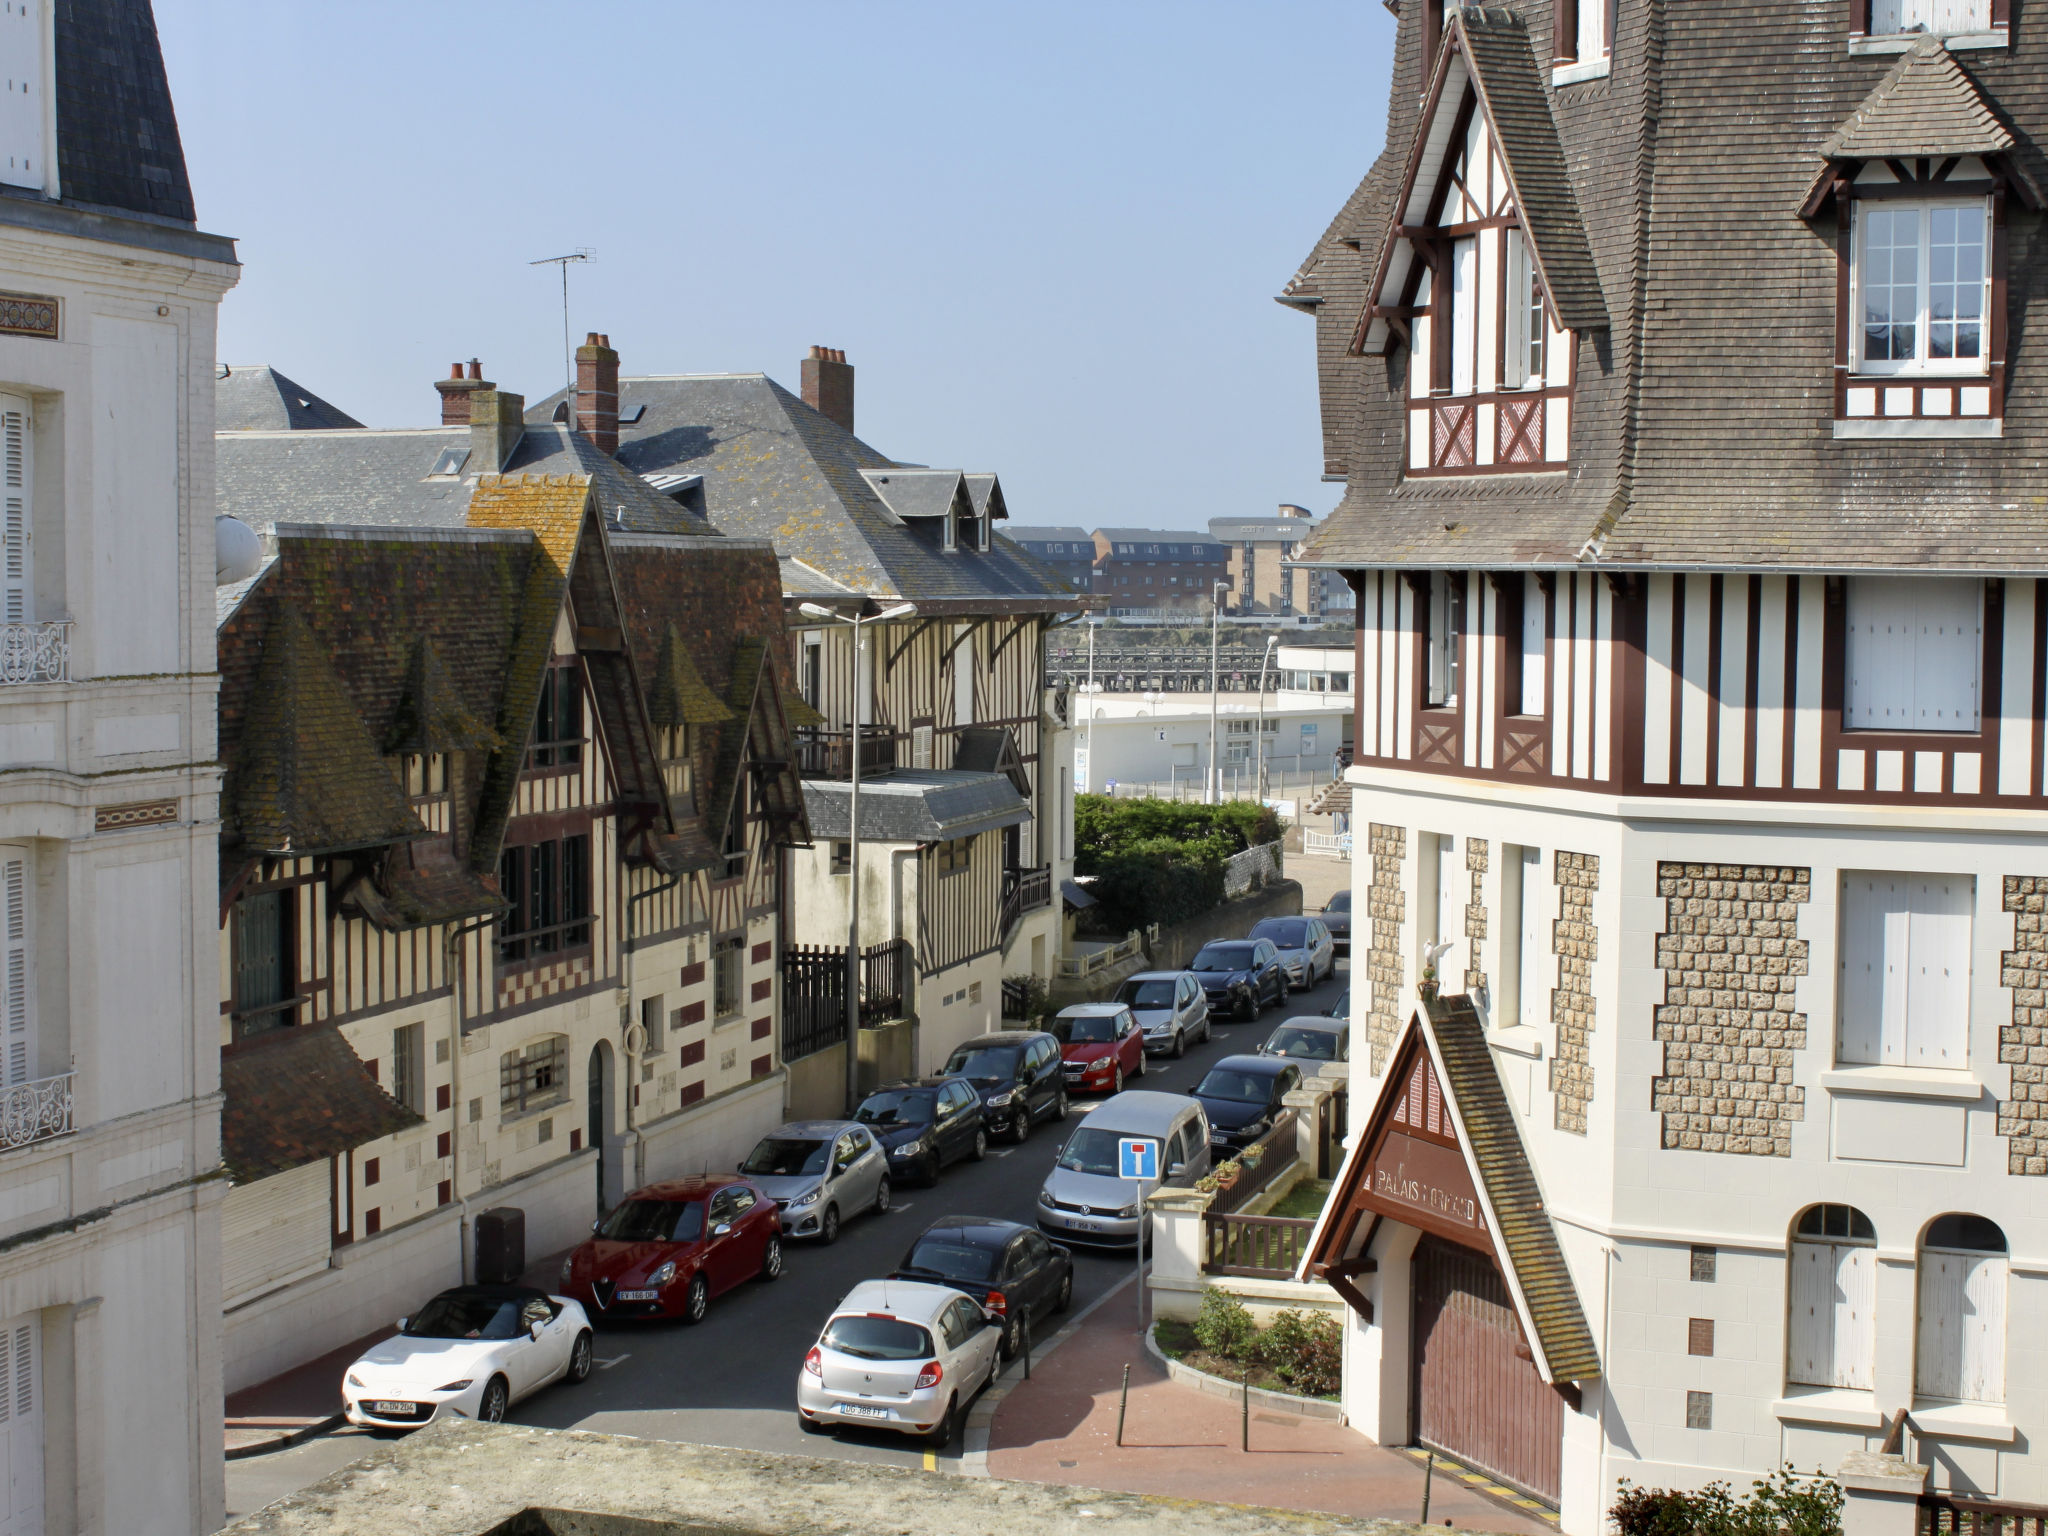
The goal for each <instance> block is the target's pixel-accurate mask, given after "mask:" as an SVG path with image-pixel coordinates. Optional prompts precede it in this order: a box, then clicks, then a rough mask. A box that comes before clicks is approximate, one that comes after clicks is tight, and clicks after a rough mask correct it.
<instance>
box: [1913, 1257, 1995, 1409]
mask: <svg viewBox="0 0 2048 1536" xmlns="http://www.w3.org/2000/svg"><path fill="white" fill-rule="evenodd" d="M2005 1301H2006V1261H2005V1257H2004V1256H2003V1255H2002V1254H1989V1253H1958V1252H1954V1251H1951V1250H1947V1249H1939V1248H1927V1249H1923V1250H1922V1251H1921V1254H1920V1328H1919V1341H1918V1362H1917V1367H1916V1371H1915V1377H1914V1379H1915V1382H1916V1385H1917V1389H1918V1391H1919V1393H1920V1395H1921V1396H1923V1397H1934V1398H1949V1399H1960V1400H1962V1401H1964V1402H1973V1403H1998V1402H2003V1401H2004V1400H2005Z"/></svg>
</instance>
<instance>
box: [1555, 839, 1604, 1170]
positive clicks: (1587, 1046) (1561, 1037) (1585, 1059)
mask: <svg viewBox="0 0 2048 1536" xmlns="http://www.w3.org/2000/svg"><path fill="white" fill-rule="evenodd" d="M1552 869H1553V874H1554V877H1555V879H1556V881H1557V885H1558V890H1559V903H1558V907H1559V910H1558V918H1557V922H1556V923H1555V924H1554V925H1552V927H1551V930H1550V935H1551V937H1550V948H1551V951H1552V953H1554V954H1555V955H1556V956H1557V989H1556V990H1555V991H1554V992H1552V993H1551V994H1550V1022H1551V1023H1553V1024H1555V1025H1556V1026H1557V1048H1556V1049H1555V1050H1554V1051H1553V1052H1552V1053H1551V1057H1550V1092H1551V1094H1552V1096H1553V1103H1554V1105H1555V1113H1556V1125H1557V1128H1558V1129H1559V1130H1560V1131H1573V1132H1576V1133H1577V1134H1578V1135H1580V1136H1583V1135H1585V1134H1586V1106H1587V1105H1589V1104H1591V1103H1592V1102H1593V1046H1592V1041H1593V1013H1594V1003H1593V962H1594V961H1595V960H1597V959H1599V958H1600V931H1599V929H1597V928H1595V927H1594V926H1593V893H1594V892H1595V891H1597V890H1599V889H1600V856H1599V855H1598V854H1595V853H1566V852H1564V851H1563V850H1562V849H1560V850H1559V851H1558V854H1557V857H1556V858H1555V859H1554V860H1553V861H1552Z"/></svg>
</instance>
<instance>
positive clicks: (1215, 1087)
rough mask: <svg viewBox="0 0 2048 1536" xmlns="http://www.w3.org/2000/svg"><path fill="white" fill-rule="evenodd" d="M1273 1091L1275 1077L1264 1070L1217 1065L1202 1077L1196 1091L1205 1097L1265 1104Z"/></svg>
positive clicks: (1240, 1102)
mask: <svg viewBox="0 0 2048 1536" xmlns="http://www.w3.org/2000/svg"><path fill="white" fill-rule="evenodd" d="M1272 1091H1273V1079H1271V1078H1270V1077H1267V1076H1266V1075H1265V1074H1264V1073H1262V1072H1240V1071H1238V1070H1236V1069H1235V1068H1233V1067H1217V1068H1215V1069H1214V1070H1213V1071H1211V1072H1210V1073H1209V1075H1208V1076H1207V1077H1205V1078H1203V1079H1202V1081H1201V1083H1200V1085H1199V1086H1198V1087H1197V1088H1196V1089H1195V1092H1196V1093H1197V1094H1198V1095H1200V1096H1201V1097H1202V1098H1205V1099H1230V1100H1232V1101H1233V1102H1235V1103H1238V1104H1263V1103H1265V1102H1266V1099H1267V1097H1268V1095H1270V1094H1271V1093H1272Z"/></svg>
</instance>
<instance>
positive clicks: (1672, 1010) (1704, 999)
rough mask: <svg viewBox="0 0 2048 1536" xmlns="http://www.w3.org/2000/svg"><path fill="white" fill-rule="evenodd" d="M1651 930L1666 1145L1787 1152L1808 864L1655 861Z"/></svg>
mask: <svg viewBox="0 0 2048 1536" xmlns="http://www.w3.org/2000/svg"><path fill="white" fill-rule="evenodd" d="M1657 894H1658V895H1660V896H1662V897H1663V898H1664V903H1665V917H1664V923H1665V930H1664V932H1662V933H1660V934H1659V935H1657V964H1658V965H1659V967H1661V968H1662V970H1663V972H1664V1002H1663V1003H1662V1005H1661V1006H1659V1007H1658V1008H1657V1009H1656V1010H1655V1011H1654V1013H1653V1014H1652V1018H1653V1019H1654V1021H1655V1027H1656V1035H1657V1039H1658V1040H1659V1041H1661V1042H1662V1043H1663V1046H1664V1075H1663V1076H1662V1077H1658V1078H1653V1079H1652V1080H1651V1083H1650V1102H1651V1107H1652V1108H1654V1109H1655V1110H1656V1111H1657V1112H1658V1113H1659V1114H1660V1115H1662V1116H1663V1117H1664V1136H1663V1139H1664V1145H1665V1146H1667V1147H1680V1148H1684V1149H1686V1150H1688V1151H1698V1152H1735V1153H1746V1154H1749V1155H1750V1156H1753V1157H1790V1156H1791V1155H1792V1122H1794V1121H1796V1120H1804V1119H1805V1118H1806V1090H1805V1089H1803V1088H1799V1087H1796V1086H1794V1084H1793V1082H1792V1063H1793V1053H1794V1052H1796V1051H1800V1050H1804V1049H1805V1047H1806V1015H1805V1014H1803V1013H1797V1012H1795V1011H1794V1003H1795V997H1794V993H1795V990H1796V988H1797V987H1798V984H1799V978H1800V977H1802V976H1804V975H1805V974H1806V941H1805V940H1804V939H1801V938H1800V937H1799V936H1798V930H1799V909H1800V908H1801V907H1802V906H1804V905H1806V903H1807V902H1808V901H1809V900H1811V899H1812V895H1813V885H1812V871H1810V870H1805V869H1780V868H1775V867H1772V866H1769V865H1756V864H1659V865H1658V866H1657Z"/></svg>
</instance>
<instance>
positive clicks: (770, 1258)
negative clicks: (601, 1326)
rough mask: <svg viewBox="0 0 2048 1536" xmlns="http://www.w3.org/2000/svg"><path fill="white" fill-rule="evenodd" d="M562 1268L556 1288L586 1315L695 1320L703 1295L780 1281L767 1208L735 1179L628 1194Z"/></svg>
mask: <svg viewBox="0 0 2048 1536" xmlns="http://www.w3.org/2000/svg"><path fill="white" fill-rule="evenodd" d="M592 1230H593V1231H594V1232H595V1233H596V1235H595V1236H594V1237H592V1238H590V1239H589V1240H588V1241H586V1242H585V1243H583V1244H582V1245H581V1246H580V1247H578V1248H577V1249H576V1251H575V1252H574V1253H571V1254H570V1255H569V1257H568V1258H566V1259H564V1260H563V1261H562V1290H563V1292H564V1293H565V1294H567V1295H570V1296H573V1297H575V1298H576V1300H578V1301H580V1302H582V1303H583V1308H584V1310H585V1311H586V1312H588V1313H589V1314H590V1316H591V1318H592V1319H593V1320H594V1321H595V1320H603V1319H607V1318H624V1317H679V1318H681V1319H682V1320H683V1321H684V1322H686V1323H696V1322H702V1321H703V1319H704V1313H705V1311H706V1310H707V1309H708V1308H709V1307H710V1305H711V1298H712V1297H714V1296H716V1295H718V1294H719V1293H720V1292H722V1291H729V1290H731V1289H732V1288H733V1287H734V1286H736V1285H739V1284H740V1283H742V1282H743V1281H747V1280H752V1279H754V1278H755V1277H756V1276H758V1277H759V1278H761V1279H763V1280H774V1279H777V1278H778V1277H780V1275H781V1274H782V1231H781V1222H780V1221H779V1220H778V1219H777V1216H776V1210H775V1202H774V1201H773V1200H771V1199H769V1198H768V1197H767V1196H766V1195H764V1194H763V1193H762V1192H761V1190H760V1188H759V1187H758V1186H756V1185H755V1184H753V1183H751V1182H750V1181H748V1180H746V1179H743V1178H740V1177H739V1176H738V1175H726V1176H718V1175H713V1176H712V1177H709V1178H702V1179H678V1180H676V1181H675V1182H673V1183H669V1184H650V1185H648V1186H647V1187H646V1188H645V1189H636V1190H634V1191H633V1193H632V1194H630V1195H628V1196H626V1198H625V1199H624V1200H622V1201H620V1202H619V1203H618V1204H617V1205H616V1206H614V1207H613V1208H612V1211H611V1214H610V1215H608V1216H606V1217H605V1218H604V1220H602V1221H600V1222H598V1223H597V1224H596V1226H595V1227H594V1228H593V1229H592Z"/></svg>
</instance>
